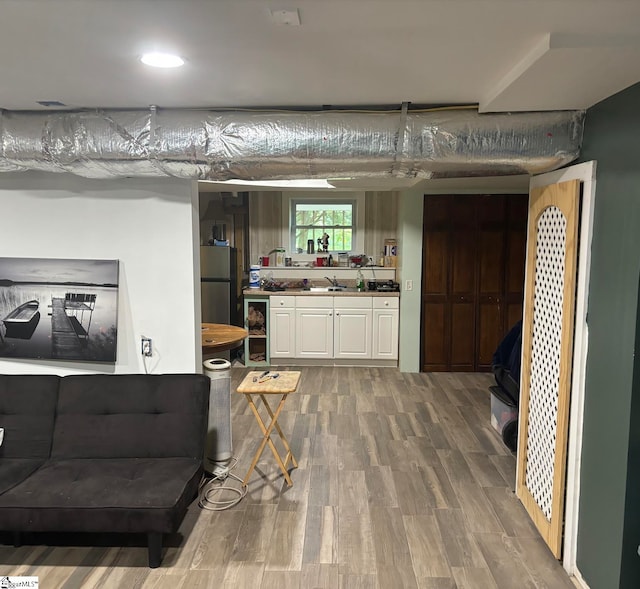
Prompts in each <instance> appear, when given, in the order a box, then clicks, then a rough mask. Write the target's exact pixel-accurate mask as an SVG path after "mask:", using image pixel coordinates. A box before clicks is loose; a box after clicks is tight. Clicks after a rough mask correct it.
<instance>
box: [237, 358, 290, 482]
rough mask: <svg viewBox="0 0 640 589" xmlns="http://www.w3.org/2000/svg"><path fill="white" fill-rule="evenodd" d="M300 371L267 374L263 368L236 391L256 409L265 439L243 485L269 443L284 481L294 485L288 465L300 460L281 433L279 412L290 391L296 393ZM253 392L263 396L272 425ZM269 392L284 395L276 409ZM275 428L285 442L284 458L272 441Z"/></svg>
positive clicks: (250, 376)
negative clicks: (257, 405)
mask: <svg viewBox="0 0 640 589" xmlns="http://www.w3.org/2000/svg"><path fill="white" fill-rule="evenodd" d="M300 374H301V373H300V372H299V371H295V370H280V371H273V372H268V373H267V374H265V373H264V371H252V372H249V374H247V376H245V377H244V380H243V381H242V382H241V383H240V385H239V386H238V388H237V392H238V393H240V394H242V395H244V396H245V398H246V399H247V403H248V404H249V407H251V411H252V412H253V415H254V416H255V418H256V421H257V423H258V425H259V426H260V430H261V431H262V435H263V437H262V442H261V443H260V446H259V447H258V450H257V452H256V453H255V456H254V457H253V461H252V462H251V466H250V467H249V470H248V471H247V474H246V475H245V477H244V480H243V481H242V484H243V485H244V486H246V485H247V483H248V482H249V478H250V477H251V473H253V470H254V469H255V467H256V464H258V460H260V456H261V455H262V452H263V451H264V449H265V447H266V445H267V444H269V448H271V452H273V456H274V458H275V459H276V462H277V463H278V466H279V467H280V470H281V471H282V474H283V476H284V478H285V480H286V481H287V485H289V486H291V485H293V482H292V481H291V477H290V476H289V473H288V472H287V464H288V463H289V461H291V464H292V465H293V467H294V468H297V467H298V463H297V462H296V459H295V457H294V455H293V453H292V452H291V448H290V447H289V442H288V440H287V438H286V436H285V435H284V433H282V429H281V428H280V425H279V424H278V417H279V416H280V412H281V411H282V409H283V407H284V404H285V402H286V400H287V397H288V396H289V395H290V394H291V393H295V392H296V391H297V389H298V382H299V381H300ZM276 375H277V376H276ZM252 395H258V396H259V397H260V399H262V403H263V405H264V407H265V409H266V411H267V413H268V415H269V417H270V418H271V421H270V422H269V425H265V422H264V420H263V419H262V417H261V415H260V413H259V412H258V408H257V407H256V404H255V402H254V399H253V396H252ZM269 395H282V397H281V398H280V402H279V403H278V407H277V408H276V410H275V412H274V411H273V409H272V408H271V406H270V405H269V403H268V401H267V397H268V396H269ZM274 429H275V430H276V432H277V433H278V435H279V436H280V439H281V440H282V444H283V446H284V449H285V451H286V454H285V456H284V459H283V457H282V456H281V455H280V454H279V453H278V450H277V448H276V446H275V444H274V443H273V440H272V439H271V434H272V433H273V430H274Z"/></svg>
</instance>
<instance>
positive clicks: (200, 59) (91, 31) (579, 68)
mask: <svg viewBox="0 0 640 589" xmlns="http://www.w3.org/2000/svg"><path fill="white" fill-rule="evenodd" d="M275 9H289V10H292V9H293V10H295V9H297V10H298V13H299V16H300V20H301V26H287V25H278V24H275V23H274V22H273V21H272V20H271V18H270V11H271V10H275ZM150 49H165V50H172V51H175V52H178V53H179V54H181V55H182V56H184V57H185V58H186V59H187V65H186V66H185V67H183V68H180V69H177V70H164V71H163V70H153V69H149V68H148V67H147V66H144V65H142V64H141V63H140V62H139V61H138V59H137V58H138V56H139V55H140V54H141V53H142V52H144V51H147V50H150ZM0 56H1V57H0V108H5V109H10V110H14V109H34V108H40V107H39V105H38V104H37V101H39V100H58V101H61V102H63V103H65V104H66V105H68V106H70V107H146V106H148V105H151V104H155V105H158V106H163V107H230V108H237V107H250V106H255V107H276V106H281V107H287V106H290V107H295V106H319V105H341V106H349V107H355V106H363V105H388V104H395V105H399V104H401V103H402V102H405V101H407V102H412V103H414V104H416V103H417V104H425V105H435V104H475V103H478V104H479V105H480V109H481V110H490V111H491V110H497V111H503V110H547V109H558V108H560V109H568V108H585V107H588V106H591V105H592V104H594V103H595V102H598V101H600V100H602V99H603V98H605V97H606V96H609V95H611V94H613V93H615V92H617V91H619V90H622V89H623V88H625V87H627V86H629V85H631V84H633V83H635V82H637V81H640V1H638V0H634V1H618V0H600V1H589V0H487V1H483V0H471V1H463V0H442V1H434V0H420V1H415V0H414V1H409V0H282V1H280V0H173V1H170V0H2V2H0Z"/></svg>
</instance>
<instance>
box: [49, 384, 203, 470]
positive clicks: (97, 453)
mask: <svg viewBox="0 0 640 589" xmlns="http://www.w3.org/2000/svg"><path fill="white" fill-rule="evenodd" d="M209 387H210V381H209V379H208V378H207V377H206V376H204V375H202V374H171V375H168V374H163V375H146V374H126V375H124V374H122V375H117V374H116V375H104V374H91V375H74V376H65V377H64V378H62V380H61V383H60V392H59V395H58V416H57V418H56V423H55V428H54V434H53V447H52V451H51V456H52V457H53V458H56V459H60V458H151V457H171V456H174V457H175V456H188V457H192V458H202V455H203V444H204V439H205V436H206V428H207V418H208V403H209Z"/></svg>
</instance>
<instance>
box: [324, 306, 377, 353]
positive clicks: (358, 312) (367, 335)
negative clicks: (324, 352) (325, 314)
mask: <svg viewBox="0 0 640 589" xmlns="http://www.w3.org/2000/svg"><path fill="white" fill-rule="evenodd" d="M333 305H334V309H333V314H334V318H333V357H334V358H341V359H354V358H362V359H367V358H371V336H372V333H371V322H372V310H371V297H348V298H347V297H335V298H334V300H333Z"/></svg>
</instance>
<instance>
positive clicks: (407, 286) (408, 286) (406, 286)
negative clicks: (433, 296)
mask: <svg viewBox="0 0 640 589" xmlns="http://www.w3.org/2000/svg"><path fill="white" fill-rule="evenodd" d="M404 289H405V290H413V280H405V281H404Z"/></svg>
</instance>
